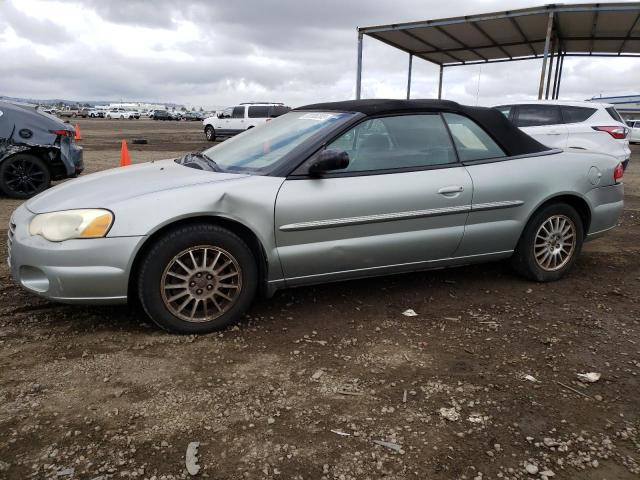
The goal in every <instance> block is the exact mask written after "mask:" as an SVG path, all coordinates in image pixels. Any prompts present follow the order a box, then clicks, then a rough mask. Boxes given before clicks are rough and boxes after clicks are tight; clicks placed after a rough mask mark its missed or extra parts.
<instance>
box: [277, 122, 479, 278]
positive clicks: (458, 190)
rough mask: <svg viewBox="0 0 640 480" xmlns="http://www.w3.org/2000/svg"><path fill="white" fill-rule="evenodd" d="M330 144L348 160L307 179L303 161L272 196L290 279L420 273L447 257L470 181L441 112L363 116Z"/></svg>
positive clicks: (458, 235)
mask: <svg viewBox="0 0 640 480" xmlns="http://www.w3.org/2000/svg"><path fill="white" fill-rule="evenodd" d="M326 148H327V149H331V150H344V151H346V152H347V153H348V154H349V157H350V163H349V166H348V167H347V168H346V169H344V170H341V171H337V172H335V173H331V174H327V175H325V176H323V177H322V178H311V177H309V176H308V175H306V174H305V168H306V167H305V166H304V165H303V166H302V167H301V168H300V169H298V170H297V171H296V172H294V173H295V174H294V175H292V176H290V177H289V178H287V180H285V182H284V183H283V185H282V187H281V189H280V191H279V193H278V197H277V200H276V208H275V229H276V232H275V235H276V242H277V248H278V252H279V257H280V261H281V265H282V268H283V273H284V276H285V278H286V280H287V284H288V285H296V284H302V283H311V282H314V281H323V280H331V279H341V278H351V277H360V276H366V275H371V274H378V273H387V272H394V271H408V270H416V269H420V268H424V266H425V265H427V264H429V263H430V262H433V261H435V260H438V259H445V258H448V257H450V256H451V255H453V253H454V252H455V250H456V248H457V247H458V245H459V243H460V241H461V239H462V236H463V232H464V225H465V220H466V218H467V214H468V211H469V208H470V203H471V198H472V183H471V178H470V176H469V174H468V173H467V171H466V169H465V168H464V167H463V166H462V165H461V164H460V163H458V161H457V157H456V154H455V150H454V148H453V145H452V143H451V139H450V137H449V135H448V132H447V130H446V127H445V125H444V122H443V120H442V117H441V115H439V114H420V115H399V116H389V117H383V118H376V119H368V120H364V121H363V122H361V123H360V124H358V125H357V126H356V127H354V128H352V129H351V130H349V131H348V132H346V133H344V134H343V135H341V136H340V137H339V138H337V139H336V140H335V141H333V142H331V143H330V144H329V145H328V146H327V147H326ZM312 160H313V157H312V159H311V160H310V161H312ZM308 163H309V162H307V164H308Z"/></svg>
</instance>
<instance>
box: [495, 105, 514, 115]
mask: <svg viewBox="0 0 640 480" xmlns="http://www.w3.org/2000/svg"><path fill="white" fill-rule="evenodd" d="M493 108H495V109H496V110H498V111H499V112H500V113H501V114H503V115H504V116H505V117H507V118H509V115H511V109H512V108H513V106H512V105H501V106H499V107H493Z"/></svg>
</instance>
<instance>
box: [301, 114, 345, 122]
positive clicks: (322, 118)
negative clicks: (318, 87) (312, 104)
mask: <svg viewBox="0 0 640 480" xmlns="http://www.w3.org/2000/svg"><path fill="white" fill-rule="evenodd" d="M337 116H338V115H336V114H335V113H321V112H312V113H305V114H304V115H302V116H301V117H300V120H314V121H316V122H326V121H327V120H330V119H332V118H335V117H337Z"/></svg>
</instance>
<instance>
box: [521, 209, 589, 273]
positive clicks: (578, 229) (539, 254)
mask: <svg viewBox="0 0 640 480" xmlns="http://www.w3.org/2000/svg"><path fill="white" fill-rule="evenodd" d="M583 240H584V227H583V225H582V219H581V218H580V215H578V212H576V210H575V209H574V208H573V207H571V206H570V205H567V204H565V203H554V204H551V205H547V206H546V207H544V208H542V209H541V210H540V211H538V212H537V213H535V214H534V215H533V217H532V218H531V220H529V223H528V224H527V226H526V228H525V230H524V232H523V234H522V237H521V238H520V241H519V242H518V246H517V247H516V251H515V253H514V255H513V257H512V264H513V267H514V269H515V270H516V271H517V272H518V273H520V274H521V275H523V276H524V277H527V278H529V279H531V280H535V281H538V282H552V281H555V280H559V279H560V278H562V277H563V276H564V275H565V274H566V273H567V272H568V271H569V270H570V269H571V267H573V264H574V263H575V262H576V259H577V257H578V255H579V253H580V250H581V248H582V242H583Z"/></svg>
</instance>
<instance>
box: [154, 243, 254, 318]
mask: <svg viewBox="0 0 640 480" xmlns="http://www.w3.org/2000/svg"><path fill="white" fill-rule="evenodd" d="M241 290H242V270H241V269H240V266H239V265H238V262H237V260H236V259H235V258H234V257H233V256H232V255H231V254H230V253H229V252H227V251H226V250H223V249H222V248H219V247H214V246H210V245H199V246H197V247H191V248H188V249H187V250H184V251H182V252H180V253H179V254H177V255H176V256H175V257H173V258H172V259H171V261H170V262H169V264H168V265H167V268H165V270H164V273H163V274H162V281H161V285H160V291H161V294H162V300H163V301H164V304H165V306H166V307H167V308H168V309H169V311H170V312H171V313H172V314H173V315H175V316H176V317H178V318H180V319H182V320H185V321H187V322H208V321H210V320H214V319H216V318H218V317H219V316H220V315H222V314H223V313H225V312H226V311H227V310H229V309H230V308H231V307H232V306H233V305H234V304H235V302H236V300H237V298H238V295H239V294H240V291H241Z"/></svg>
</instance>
